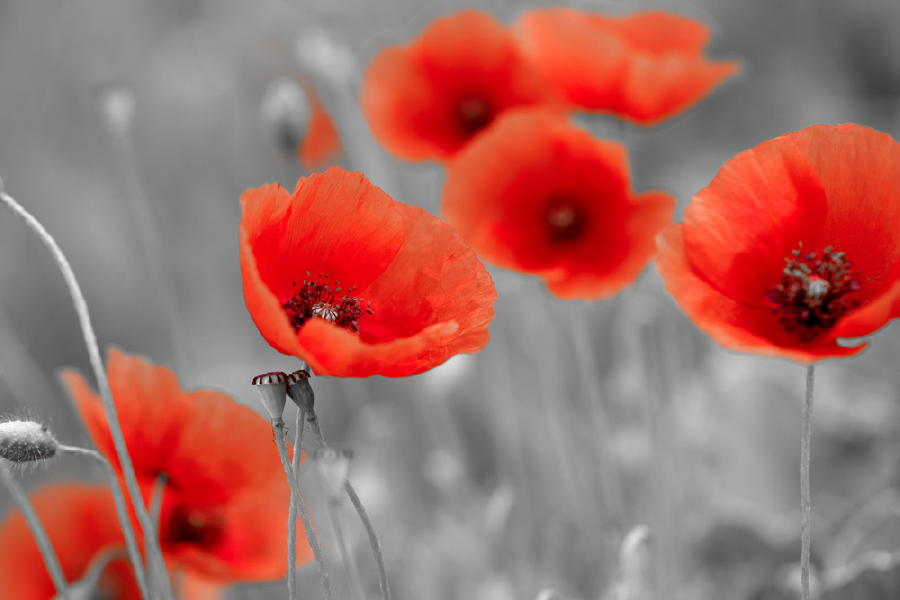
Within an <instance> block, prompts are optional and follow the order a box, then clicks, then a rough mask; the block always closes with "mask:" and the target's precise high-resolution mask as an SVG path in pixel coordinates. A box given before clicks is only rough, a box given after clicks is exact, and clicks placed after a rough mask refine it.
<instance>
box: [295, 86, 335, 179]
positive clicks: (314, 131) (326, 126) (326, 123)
mask: <svg viewBox="0 0 900 600" xmlns="http://www.w3.org/2000/svg"><path fill="white" fill-rule="evenodd" d="M302 85H303V89H304V90H305V91H306V97H307V98H308V99H309V107H310V110H311V112H312V114H311V115H310V118H309V128H308V129H307V131H306V135H305V136H304V137H303V140H302V141H301V142H300V144H298V146H297V160H299V161H300V165H301V166H302V167H303V168H304V169H306V170H307V171H317V170H319V169H321V168H323V167H326V166H328V165H329V164H331V162H332V161H334V160H336V159H337V158H338V157H340V155H341V153H342V152H343V147H342V146H341V138H340V136H339V135H338V132H337V129H336V128H335V126H334V122H333V121H332V120H331V117H330V116H328V113H327V112H326V111H325V107H324V106H322V101H321V100H319V95H318V94H317V93H316V89H315V88H314V87H313V86H312V84H310V83H308V82H304V83H303V84H302Z"/></svg>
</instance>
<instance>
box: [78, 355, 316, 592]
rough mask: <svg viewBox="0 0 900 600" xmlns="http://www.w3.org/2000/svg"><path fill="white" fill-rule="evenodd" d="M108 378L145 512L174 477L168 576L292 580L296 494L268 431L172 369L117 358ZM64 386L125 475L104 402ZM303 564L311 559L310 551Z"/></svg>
mask: <svg viewBox="0 0 900 600" xmlns="http://www.w3.org/2000/svg"><path fill="white" fill-rule="evenodd" d="M107 375H108V378H109V385H110V388H111V390H112V395H113V400H114V401H115V403H116V409H117V411H118V416H119V422H120V424H121V427H122V433H123V435H124V437H125V444H126V446H127V447H128V453H129V455H130V456H131V460H132V462H133V463H134V469H135V472H136V475H137V478H138V483H139V485H140V486H141V493H142V495H143V496H144V500H145V502H146V503H147V504H149V503H150V500H151V497H152V491H153V487H154V482H155V481H156V479H157V478H158V477H160V476H165V477H166V481H165V487H164V492H163V495H162V502H161V508H160V519H159V539H160V545H161V547H162V550H163V554H164V556H165V558H166V561H167V563H169V565H170V568H171V569H172V570H173V571H179V570H184V571H188V572H194V573H195V574H196V575H198V576H201V577H203V578H205V579H207V580H210V581H213V582H216V583H222V584H225V583H230V582H235V581H263V580H273V579H279V578H281V577H284V575H285V573H286V572H287V564H286V561H285V548H287V526H286V519H287V514H288V504H289V501H290V489H289V487H288V484H287V481H286V480H285V478H284V472H283V471H282V467H281V462H280V460H279V457H278V452H277V450H276V448H275V445H274V444H273V443H272V430H271V427H270V425H269V423H268V422H267V421H266V420H265V419H263V418H262V417H261V416H260V415H259V414H257V413H256V412H254V411H253V410H251V409H250V408H248V407H246V406H243V405H241V404H238V403H237V402H235V401H234V400H232V399H231V398H230V397H229V396H227V395H226V394H223V393H221V392H216V391H212V390H196V391H193V392H184V391H182V389H181V386H180V385H179V383H178V379H177V377H176V376H175V374H174V373H172V372H171V371H170V370H169V369H166V368H165V367H160V366H156V365H153V364H151V363H149V362H147V361H145V360H144V359H142V358H139V357H136V356H128V355H126V354H124V353H122V352H120V351H118V350H116V349H111V350H110V351H109V358H108V362H107ZM62 379H63V382H64V383H65V384H66V386H67V387H68V388H69V393H70V394H71V395H72V398H73V399H74V401H75V405H76V407H77V408H78V411H79V412H80V413H81V416H82V418H83V419H84V422H85V425H86V426H87V429H88V432H89V433H90V434H91V438H92V439H93V440H94V443H95V444H96V445H97V448H98V449H99V450H100V452H102V453H103V454H104V455H105V456H106V457H107V458H109V459H110V461H111V462H112V463H113V465H114V466H115V467H116V468H119V462H118V458H117V456H116V452H115V449H114V447H113V443H112V437H111V435H110V432H109V426H108V425H107V423H106V418H105V413H104V411H103V406H102V404H101V401H100V397H99V396H98V395H96V394H94V393H93V392H92V391H91V390H90V388H89V387H88V385H87V383H86V382H85V381H84V379H83V378H82V377H81V375H79V374H78V373H76V372H74V371H66V372H64V373H63V375H62ZM297 554H298V561H300V562H308V561H309V560H311V559H312V553H311V550H310V548H309V546H308V545H307V544H306V542H305V541H303V542H302V543H301V544H300V547H299V548H298V552H297Z"/></svg>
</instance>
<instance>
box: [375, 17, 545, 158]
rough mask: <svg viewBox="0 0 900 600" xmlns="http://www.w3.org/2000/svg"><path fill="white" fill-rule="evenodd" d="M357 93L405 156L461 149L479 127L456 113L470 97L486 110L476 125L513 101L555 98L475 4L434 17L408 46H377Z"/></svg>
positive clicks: (380, 135)
mask: <svg viewBox="0 0 900 600" xmlns="http://www.w3.org/2000/svg"><path fill="white" fill-rule="evenodd" d="M360 96H361V98H360V102H361V104H362V108H363V112H364V113H365V115H366V118H367V120H368V122H369V126H370V127H371V128H372V132H373V133H374V134H375V137H376V138H377V139H378V140H379V142H381V143H382V144H383V145H384V146H385V147H386V148H387V149H388V150H390V151H391V152H392V153H394V154H395V155H397V156H399V157H401V158H404V159H407V160H427V159H430V158H437V159H446V158H449V157H450V156H452V155H453V154H455V153H456V152H457V151H459V150H460V149H461V148H462V147H463V146H464V145H465V144H466V143H467V142H468V141H469V140H470V139H471V138H472V137H473V135H474V134H475V133H476V130H475V129H472V128H470V127H469V126H467V125H466V122H465V119H463V118H461V115H462V114H463V112H464V103H465V102H467V101H473V100H474V101H478V102H480V103H481V104H482V105H483V106H482V108H483V109H484V110H485V112H486V115H485V117H484V121H485V122H484V123H483V124H480V125H479V126H478V127H482V126H486V125H487V124H488V123H489V122H490V121H491V120H492V119H493V118H494V117H495V116H496V115H497V114H499V113H500V112H502V111H504V110H506V109H508V108H510V107H513V106H519V105H524V104H535V103H542V102H555V101H556V98H555V95H554V94H553V91H552V90H551V89H550V87H549V86H547V85H546V82H545V80H544V79H543V78H542V77H541V76H540V74H539V73H538V72H537V70H535V69H534V68H533V67H532V65H531V64H530V63H528V62H527V61H526V60H525V58H524V57H523V56H522V54H521V51H520V49H519V46H518V44H517V43H516V40H515V38H514V37H513V36H512V34H511V33H510V32H509V31H508V30H506V29H505V28H504V27H503V26H502V25H501V24H500V23H499V22H498V21H497V20H496V19H495V18H494V17H493V16H492V15H490V14H488V13H486V12H482V11H476V10H463V11H459V12H458V13H455V14H453V15H448V16H446V17H442V18H440V19H436V20H435V21H434V22H432V23H431V25H430V26H429V27H428V28H426V29H425V30H424V31H423V32H422V33H421V35H420V36H419V37H417V38H416V39H414V40H412V41H411V42H409V43H408V44H407V45H405V46H399V47H397V46H395V47H389V48H385V49H384V50H382V51H381V52H379V53H378V54H377V55H376V56H375V57H374V58H373V59H372V63H371V64H370V66H369V68H368V69H367V71H366V74H365V77H364V80H363V87H362V91H361V94H360Z"/></svg>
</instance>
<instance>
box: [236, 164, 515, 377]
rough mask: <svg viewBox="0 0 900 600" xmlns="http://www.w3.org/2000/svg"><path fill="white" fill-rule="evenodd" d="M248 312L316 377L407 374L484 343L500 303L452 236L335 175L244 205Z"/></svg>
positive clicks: (355, 176)
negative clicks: (306, 364) (306, 365)
mask: <svg viewBox="0 0 900 600" xmlns="http://www.w3.org/2000/svg"><path fill="white" fill-rule="evenodd" d="M241 206H242V207H243V219H242V220H241V227H240V245H241V273H242V275H243V280H244V299H245V300H246V303H247V309H248V310H249V311H250V315H251V316H252V317H253V320H254V322H255V323H256V326H257V327H258V328H259V331H260V333H262V335H263V337H265V338H266V340H267V341H268V342H269V344H271V345H272V347H273V348H275V349H276V350H278V351H279V352H282V353H285V354H292V355H294V356H299V357H300V358H302V359H303V360H305V361H306V362H307V363H308V364H309V365H310V367H312V368H313V370H314V371H315V372H316V373H318V374H319V375H336V376H341V377H367V376H369V375H386V376H389V377H403V376H407V375H415V374H416V373H421V372H423V371H427V370H428V369H430V368H432V367H435V366H437V365H439V364H441V363H443V362H444V361H446V360H447V359H448V358H450V357H451V356H453V355H454V354H458V353H460V352H478V351H479V350H481V349H482V348H483V347H484V345H485V344H486V343H487V341H488V338H489V334H488V330H487V328H488V324H489V323H490V321H491V319H492V318H493V316H494V310H493V303H494V300H495V299H496V297H497V293H496V292H495V291H494V284H493V282H492V281H491V278H490V275H488V273H487V271H486V270H485V268H484V265H482V264H481V263H480V262H479V261H478V259H477V258H476V257H475V253H474V252H473V251H472V250H471V249H470V248H469V247H468V246H467V245H466V244H464V243H463V241H462V240H461V239H460V237H459V235H458V234H457V233H456V232H455V231H453V230H452V229H451V228H450V227H449V226H447V225H446V224H445V223H443V222H442V221H441V220H440V219H438V218H437V217H434V216H432V215H430V214H428V213H427V212H425V211H424V210H422V209H421V208H418V207H415V206H407V205H405V204H402V203H400V202H394V201H393V200H392V199H391V198H390V196H388V195H387V194H385V193H384V192H383V191H382V190H381V189H379V188H377V187H375V186H374V185H372V184H371V183H369V181H368V180H367V179H366V178H365V177H364V176H363V175H362V174H361V173H348V172H347V171H345V170H343V169H341V168H340V167H331V168H330V169H328V171H326V172H325V173H324V174H321V175H319V174H316V175H312V176H310V177H309V178H301V179H300V181H298V182H297V187H296V188H295V190H294V194H293V195H291V194H290V193H288V191H287V190H285V189H284V188H282V187H280V186H279V185H277V184H273V185H265V186H263V187H262V188H260V189H250V190H247V191H246V192H245V193H244V195H243V196H242V197H241Z"/></svg>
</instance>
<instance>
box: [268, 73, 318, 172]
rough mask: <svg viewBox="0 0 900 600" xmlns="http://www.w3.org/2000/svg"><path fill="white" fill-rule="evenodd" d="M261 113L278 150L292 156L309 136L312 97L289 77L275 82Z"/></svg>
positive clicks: (277, 79) (273, 81)
mask: <svg viewBox="0 0 900 600" xmlns="http://www.w3.org/2000/svg"><path fill="white" fill-rule="evenodd" d="M260 113H261V114H262V120H263V123H265V126H266V128H267V129H268V130H269V133H270V134H271V135H272V137H274V138H275V141H276V143H277V144H278V147H279V149H280V150H281V151H282V152H284V153H285V154H287V155H289V156H293V155H294V153H295V152H296V151H297V145H298V144H299V143H300V142H301V141H302V140H303V138H304V137H305V136H306V130H307V129H308V128H309V122H310V118H311V115H312V108H311V107H310V104H309V98H307V97H306V92H305V91H303V86H301V85H300V82H299V81H297V80H296V79H294V78H293V77H286V76H285V77H278V78H276V79H273V80H272V82H271V83H270V84H269V86H268V87H267V88H266V91H265V93H264V94H263V100H262V107H261V108H260Z"/></svg>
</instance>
